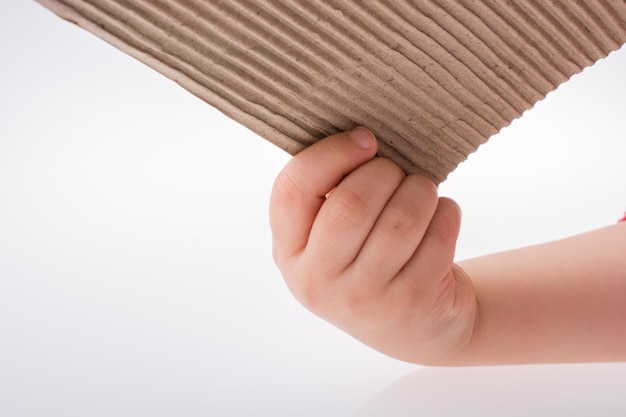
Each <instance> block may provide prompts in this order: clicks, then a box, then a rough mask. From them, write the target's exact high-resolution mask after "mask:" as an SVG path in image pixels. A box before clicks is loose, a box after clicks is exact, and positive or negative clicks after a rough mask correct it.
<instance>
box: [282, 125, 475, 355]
mask: <svg viewBox="0 0 626 417" xmlns="http://www.w3.org/2000/svg"><path fill="white" fill-rule="evenodd" d="M376 151H377V144H376V140H375V138H374V136H373V135H372V133H371V132H369V131H368V130H366V129H364V128H356V129H354V130H352V131H350V132H345V133H340V134H337V135H334V136H330V137H328V138H326V139H323V140H321V141H319V142H317V143H315V144H314V145H312V146H310V147H309V148H307V149H305V150H303V151H302V152H300V153H299V154H297V155H296V156H295V157H294V158H293V159H292V160H291V161H290V162H289V163H288V164H287V165H286V166H285V168H284V169H283V170H282V172H281V173H280V174H279V175H278V177H277V178H276V182H275V184H274V188H273V191H272V197H271V203H270V222H271V228H272V235H273V239H274V240H273V252H274V260H275V262H276V264H277V266H278V267H279V269H280V271H281V272H282V274H283V276H284V279H285V282H286V283H287V286H288V287H289V289H290V290H291V292H292V293H293V294H294V296H295V297H296V298H297V299H298V300H299V301H300V302H301V303H302V304H303V305H304V306H305V307H307V308H308V309H309V310H311V311H312V312H314V313H315V314H317V315H319V316H320V317H322V318H324V319H325V320H327V321H329V322H331V323H333V324H334V325H336V326H337V327H339V328H341V329H343V330H344V331H346V332H347V333H349V334H351V335H352V336H354V337H356V338H357V339H359V340H361V341H362V342H364V343H366V344H368V345H370V346H371V347H373V348H375V349H377V350H379V351H381V352H383V353H386V354H388V355H390V356H394V357H396V358H399V359H402V360H407V361H411V362H418V363H431V364H435V363H444V362H445V363H450V362H454V357H455V356H456V355H457V352H458V351H460V350H462V348H463V347H464V346H465V345H466V344H467V343H468V342H469V340H470V338H471V336H472V332H473V327H474V318H475V315H476V297H475V295H474V290H473V287H472V284H471V282H470V280H469V279H468V277H467V276H466V275H465V274H464V273H463V272H462V270H461V269H460V268H458V267H457V266H456V265H454V263H453V259H454V250H455V246H456V239H457V236H458V232H459V226H460V217H461V216H460V210H459V208H458V206H457V205H456V203H455V202H453V201H452V200H450V199H447V198H439V197H438V196H437V188H436V186H435V185H434V184H433V183H432V182H430V181H429V180H428V179H426V178H424V177H422V176H417V175H409V176H405V175H404V173H403V172H402V170H401V169H400V168H399V167H398V166H397V165H395V164H394V163H393V162H391V161H390V160H388V159H385V158H380V157H377V158H375V157H374V156H375V155H376Z"/></svg>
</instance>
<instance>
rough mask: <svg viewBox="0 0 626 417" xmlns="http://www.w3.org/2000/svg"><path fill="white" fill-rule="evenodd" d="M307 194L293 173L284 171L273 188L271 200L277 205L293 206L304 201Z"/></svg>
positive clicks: (275, 181)
mask: <svg viewBox="0 0 626 417" xmlns="http://www.w3.org/2000/svg"><path fill="white" fill-rule="evenodd" d="M305 196H306V193H305V191H304V189H303V188H302V186H301V185H300V182H299V181H298V180H297V178H294V175H293V173H291V172H290V171H289V170H287V169H284V170H283V171H281V172H280V173H279V174H278V176H277V177H276V179H275V180H274V185H273V187H272V197H271V200H272V201H273V203H275V204H287V205H292V204H294V203H296V202H299V201H301V200H302V198H303V197H305Z"/></svg>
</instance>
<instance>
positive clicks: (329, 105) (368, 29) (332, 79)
mask: <svg viewBox="0 0 626 417" xmlns="http://www.w3.org/2000/svg"><path fill="white" fill-rule="evenodd" d="M39 1H40V3H42V4H43V5H44V6H46V7H48V8H50V9H51V10H53V11H54V12H56V13H57V14H58V15H60V16H61V17H63V18H65V19H67V20H69V21H72V22H74V23H76V24H78V25H79V26H81V27H83V28H85V29H86V30H88V31H90V32H92V33H94V34H95V35H97V36H99V37H101V38H102V39H104V40H106V41H108V42H110V43H111V44H113V45H115V46H116V47H118V48H119V49H121V50H122V51H124V52H126V53H128V54H130V55H132V56H134V57H135V58H137V59H139V60H140V61H142V62H144V63H146V64H147V65H149V66H151V67H153V68H154V69H156V70H157V71H159V72H161V73H163V74H164V75H166V76H167V77H169V78H171V79H173V80H175V81H176V82H178V83H179V84H180V85H181V86H183V87H184V88H186V89H187V90H189V91H190V92H192V93H193V94H195V95H197V96H198V97H200V98H201V99H203V100H205V101H206V102H207V103H209V104H211V105H212V106H215V107H216V108H218V109H219V110H221V111H222V112H224V113H225V114H227V115H228V116H230V117H231V118H233V119H234V120H236V121H237V122H239V123H241V124H243V125H245V126H247V127H248V128H249V129H251V130H252V131H254V132H256V133H257V134H258V135H260V136H262V137H263V138H265V139H267V140H269V141H270V142H272V143H274V144H276V145H278V146H279V147H281V148H283V149H285V150H286V151H287V152H289V153H292V154H293V153H296V152H298V151H299V150H301V149H302V148H304V147H305V146H307V145H309V144H311V143H313V142H314V141H315V140H317V139H320V138H322V137H325V136H327V135H330V134H333V133H336V132H339V131H343V130H347V129H350V128H352V127H354V126H356V125H363V126H366V127H368V128H369V129H371V130H372V131H373V132H374V133H375V134H376V136H377V137H378V138H379V140H380V147H381V149H380V154H381V155H383V156H386V157H389V158H391V159H392V160H394V161H395V162H396V163H398V164H399V165H400V166H401V167H402V168H403V169H404V170H405V171H407V172H415V173H421V174H424V175H426V176H428V177H429V178H431V179H432V180H433V181H435V182H437V183H439V182H441V181H442V180H444V179H445V178H446V176H447V175H448V173H449V172H451V171H452V170H453V169H454V168H455V167H456V166H457V165H458V164H459V163H460V162H462V161H463V160H465V159H466V158H467V156H468V155H469V154H470V153H471V152H473V151H475V150H476V149H477V147H478V146H479V145H481V144H482V143H484V142H485V141H487V139H488V138H489V137H490V136H492V135H493V134H495V133H497V132H498V131H499V130H500V129H501V128H503V127H504V126H506V125H508V124H509V123H510V122H511V121H512V120H513V119H515V118H517V117H519V116H520V115H521V114H522V113H523V112H524V111H525V110H527V109H529V108H530V107H532V106H533V104H534V103H536V102H537V101H538V100H540V99H542V98H543V97H544V96H545V95H546V94H547V93H548V92H550V91H551V90H553V89H555V88H556V87H557V86H558V85H559V84H560V83H562V82H564V81H566V80H567V79H568V78H570V77H571V76H572V75H573V74H575V73H578V72H580V71H581V70H582V69H583V68H584V67H586V66H589V65H591V64H593V63H594V62H595V61H596V60H598V59H599V58H602V57H604V56H606V55H607V54H608V53H610V52H611V51H613V50H616V49H618V48H619V47H620V46H621V45H622V44H624V43H625V42H626V2H624V1H590V2H580V1H567V0H562V1H550V2H542V1H520V2H516V1H504V0H502V1H500V0H485V1H471V0H465V1H453V0H437V1H426V0H413V1H409V0H395V1H346V0H325V1H319V0H293V1H288V0H284V1H274V0H256V1H251V0H248V1H243V0H239V1H233V0H225V1H218V0H133V1H131V0H39Z"/></svg>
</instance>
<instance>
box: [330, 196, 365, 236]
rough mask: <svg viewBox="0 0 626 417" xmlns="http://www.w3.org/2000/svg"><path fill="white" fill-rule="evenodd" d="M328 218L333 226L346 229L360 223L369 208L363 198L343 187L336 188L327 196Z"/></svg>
mask: <svg viewBox="0 0 626 417" xmlns="http://www.w3.org/2000/svg"><path fill="white" fill-rule="evenodd" d="M327 203H328V215H329V220H330V222H331V224H332V226H333V227H334V228H340V229H346V228H351V227H354V226H357V225H359V224H361V223H362V222H363V221H364V220H365V219H366V218H367V215H368V212H369V209H368V204H367V202H366V201H365V199H364V198H363V197H362V196H361V195H360V194H359V193H357V192H355V191H353V190H350V189H348V188H345V187H342V188H341V187H340V188H337V189H336V190H335V191H333V193H332V194H331V195H330V196H329V198H328V201H327Z"/></svg>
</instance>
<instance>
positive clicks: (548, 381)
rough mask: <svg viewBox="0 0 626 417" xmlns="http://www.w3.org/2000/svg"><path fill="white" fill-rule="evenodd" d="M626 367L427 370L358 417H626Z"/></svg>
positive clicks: (388, 390) (407, 379) (396, 384)
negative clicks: (625, 416)
mask: <svg viewBox="0 0 626 417" xmlns="http://www.w3.org/2000/svg"><path fill="white" fill-rule="evenodd" d="M625 394H626V364H582V365H533V366H498V367H476V368H423V369H419V370H418V371H415V372H412V373H411V374H409V375H407V376H405V377H402V378H400V379H398V380H397V381H395V382H394V383H392V384H391V385H389V386H388V387H387V388H385V389H384V390H382V391H381V392H380V393H378V394H377V395H376V396H375V397H374V398H372V399H371V400H370V401H369V402H368V403H367V404H365V405H364V406H363V407H362V408H361V409H360V410H359V411H358V412H357V413H356V414H355V415H354V417H369V416H372V417H373V416H378V417H379V416H388V417H408V416H429V417H437V416H447V417H450V416H464V417H469V416H481V417H489V416H507V417H512V416H533V417H538V416H551V417H552V416H570V417H571V416H603V417H607V416H624V415H626V395H625Z"/></svg>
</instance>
